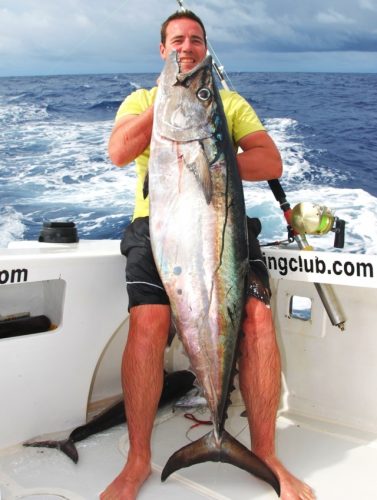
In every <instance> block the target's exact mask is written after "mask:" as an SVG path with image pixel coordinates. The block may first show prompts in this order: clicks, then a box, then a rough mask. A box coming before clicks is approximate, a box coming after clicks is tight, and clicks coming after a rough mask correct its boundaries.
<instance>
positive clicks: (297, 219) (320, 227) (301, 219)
mask: <svg viewBox="0 0 377 500" xmlns="http://www.w3.org/2000/svg"><path fill="white" fill-rule="evenodd" d="M290 223H291V226H292V228H293V230H294V231H296V232H297V233H298V234H301V235H305V234H312V235H324V234H327V233H328V232H329V231H333V232H335V241H334V246H335V247H336V248H343V247H344V232H345V221H344V220H342V219H339V218H338V217H335V215H334V214H333V212H332V211H331V210H330V209H329V208H327V207H325V206H322V205H315V204H314V203H310V202H301V203H298V204H297V205H296V206H295V207H294V208H293V209H292V213H291V220H290Z"/></svg>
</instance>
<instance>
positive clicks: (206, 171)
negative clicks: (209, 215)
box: [186, 144, 212, 205]
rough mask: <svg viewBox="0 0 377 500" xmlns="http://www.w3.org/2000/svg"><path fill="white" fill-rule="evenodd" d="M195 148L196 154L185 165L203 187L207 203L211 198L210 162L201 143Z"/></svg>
mask: <svg viewBox="0 0 377 500" xmlns="http://www.w3.org/2000/svg"><path fill="white" fill-rule="evenodd" d="M200 146H201V147H200V148H198V150H197V155H196V156H195V158H194V161H192V162H190V163H187V164H186V166H187V168H188V169H189V170H190V172H192V173H193V174H194V175H195V178H196V180H197V181H198V183H199V185H200V186H201V188H202V189H203V193H204V196H205V199H206V202H207V204H208V205H209V204H210V203H211V200H212V178H211V171H210V163H209V161H208V158H207V155H206V154H205V151H204V148H203V146H202V144H200Z"/></svg>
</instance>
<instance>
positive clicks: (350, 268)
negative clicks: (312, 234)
mask: <svg viewBox="0 0 377 500" xmlns="http://www.w3.org/2000/svg"><path fill="white" fill-rule="evenodd" d="M264 261H265V263H266V266H267V267H268V269H269V270H270V271H277V272H278V273H279V274H280V275H281V276H286V275H287V274H288V273H290V272H293V273H295V272H300V273H313V274H333V275H336V276H340V275H344V276H357V277H360V278H374V269H373V265H372V264H371V263H370V262H351V261H345V262H341V261H339V260H335V261H333V262H331V263H330V264H327V263H326V262H325V261H324V260H322V259H320V258H319V257H313V258H311V257H309V256H308V254H306V255H305V258H302V257H301V256H300V255H299V256H297V257H275V256H271V255H268V256H264Z"/></svg>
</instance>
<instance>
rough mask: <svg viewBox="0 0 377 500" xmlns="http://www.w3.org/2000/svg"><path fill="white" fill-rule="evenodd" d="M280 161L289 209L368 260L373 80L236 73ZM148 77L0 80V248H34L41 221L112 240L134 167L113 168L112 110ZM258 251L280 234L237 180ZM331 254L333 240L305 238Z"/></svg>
mask: <svg viewBox="0 0 377 500" xmlns="http://www.w3.org/2000/svg"><path fill="white" fill-rule="evenodd" d="M230 76H231V80H232V83H233V86H234V87H235V88H236V89H237V90H238V91H239V92H240V93H241V94H242V95H243V96H244V97H245V98H246V99H248V100H249V102H250V103H251V104H252V105H253V106H254V108H255V110H256V111H257V113H258V115H259V116H260V118H261V119H262V121H263V123H264V124H265V126H266V128H267V129H268V131H269V133H270V134H271V136H272V137H273V138H274V140H275V142H276V143H277V145H278V147H279V149H280V152H281V155H282V158H283V162H284V174H283V177H282V178H281V183H282V185H283V187H284V189H285V191H286V194H287V200H288V201H289V203H290V204H291V206H292V207H293V206H294V205H295V204H296V203H298V202H302V201H309V202H312V203H316V204H319V205H325V206H327V207H329V208H330V209H331V210H332V211H333V212H334V213H335V215H336V216H338V217H339V218H341V219H344V220H345V221H346V243H345V248H344V251H347V252H360V253H369V254H375V253H377V74H329V73H234V74H231V75H230ZM156 77H157V75H155V74H111V75H79V76H77V75H75V76H49V77H11V78H0V247H6V246H7V245H8V244H9V242H10V241H12V240H15V239H25V240H36V239H38V235H39V233H40V230H41V226H42V223H43V222H44V221H47V220H50V221H51V220H64V221H66V220H72V221H74V222H75V223H76V225H77V228H78V232H79V236H80V238H81V239H84V238H89V239H104V238H110V239H118V238H120V237H121V236H122V233H123V230H124V227H125V226H126V225H127V224H128V223H129V221H130V218H131V216H132V211H133V204H134V189H135V180H136V178H135V173H134V167H133V164H131V165H129V166H127V167H124V168H122V169H120V168H117V167H115V166H113V165H112V164H111V162H110V160H109V158H108V155H107V142H108V138H109V135H110V132H111V129H112V125H113V120H114V116H115V113H116V110H117V108H118V106H119V105H120V103H121V102H122V100H123V98H124V97H125V96H126V95H128V94H129V93H130V92H132V91H133V90H135V89H136V88H139V87H151V86H153V85H154V82H155V80H156ZM244 187H245V197H246V203H247V211H248V213H249V214H250V215H254V216H257V217H259V218H260V219H261V221H262V225H263V230H262V233H261V236H260V239H261V242H262V243H269V242H273V241H276V240H284V239H286V237H287V231H286V224H285V221H284V218H283V216H282V212H281V210H280V208H279V206H278V204H277V202H276V201H275V199H274V197H273V195H272V192H271V190H270V189H269V186H268V184H267V183H266V182H259V183H245V185H244ZM308 239H309V241H310V243H311V244H312V245H313V246H314V248H315V249H325V250H333V242H334V234H333V233H332V232H330V233H329V234H327V235H326V236H321V237H319V236H314V237H313V236H309V237H308Z"/></svg>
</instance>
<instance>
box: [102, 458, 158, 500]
mask: <svg viewBox="0 0 377 500" xmlns="http://www.w3.org/2000/svg"><path fill="white" fill-rule="evenodd" d="M150 473H151V465H150V462H149V461H148V462H141V461H135V462H132V461H131V460H128V462H127V464H126V465H125V467H124V469H123V470H122V472H121V473H120V474H119V476H117V477H116V478H115V479H114V481H113V482H112V483H111V484H109V486H108V487H107V488H106V489H105V491H103V492H102V493H101V495H100V499H101V500H135V499H136V497H137V494H138V492H139V490H140V488H141V487H142V485H143V483H144V482H145V481H146V480H147V479H148V477H149V475H150Z"/></svg>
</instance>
